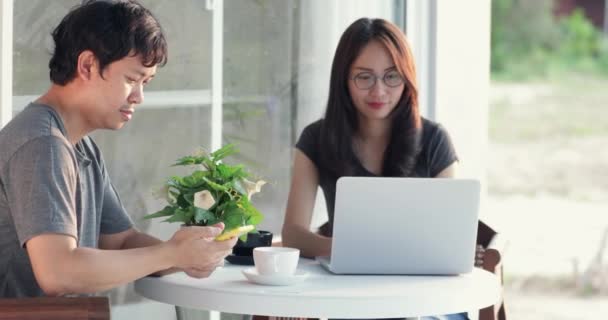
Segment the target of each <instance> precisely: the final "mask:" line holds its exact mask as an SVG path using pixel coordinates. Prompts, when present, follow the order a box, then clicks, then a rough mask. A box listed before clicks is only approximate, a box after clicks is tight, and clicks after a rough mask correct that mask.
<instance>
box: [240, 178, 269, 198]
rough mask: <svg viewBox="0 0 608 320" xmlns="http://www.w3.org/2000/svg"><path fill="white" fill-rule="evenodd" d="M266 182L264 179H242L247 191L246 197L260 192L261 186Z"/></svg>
mask: <svg viewBox="0 0 608 320" xmlns="http://www.w3.org/2000/svg"><path fill="white" fill-rule="evenodd" d="M265 184H266V181H264V180H258V181H257V182H253V181H249V180H247V179H243V187H244V188H245V191H246V192H247V199H249V200H251V196H252V195H254V194H256V193H258V192H260V191H261V190H262V186H263V185H265Z"/></svg>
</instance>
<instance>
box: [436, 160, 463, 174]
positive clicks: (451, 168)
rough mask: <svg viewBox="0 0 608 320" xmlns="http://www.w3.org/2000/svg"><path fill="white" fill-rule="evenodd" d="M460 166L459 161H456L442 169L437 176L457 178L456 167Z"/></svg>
mask: <svg viewBox="0 0 608 320" xmlns="http://www.w3.org/2000/svg"><path fill="white" fill-rule="evenodd" d="M457 167H458V162H456V161H454V162H452V164H451V165H449V166H447V167H446V168H445V169H443V170H441V172H439V173H438V174H437V175H436V176H435V178H456V169H457Z"/></svg>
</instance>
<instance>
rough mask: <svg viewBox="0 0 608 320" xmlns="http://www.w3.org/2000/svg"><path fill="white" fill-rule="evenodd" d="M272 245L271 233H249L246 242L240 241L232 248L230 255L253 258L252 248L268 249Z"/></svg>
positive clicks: (261, 231) (260, 231)
mask: <svg viewBox="0 0 608 320" xmlns="http://www.w3.org/2000/svg"><path fill="white" fill-rule="evenodd" d="M271 245H272V232H269V231H263V230H259V231H258V232H257V233H255V232H254V233H249V234H248V235H247V241H246V242H243V241H241V240H240V239H239V240H238V241H237V242H236V245H235V246H234V248H232V254H233V255H235V256H249V257H251V256H253V248H257V247H270V246H271Z"/></svg>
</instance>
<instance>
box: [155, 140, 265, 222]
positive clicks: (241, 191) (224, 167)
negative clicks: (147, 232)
mask: <svg viewBox="0 0 608 320" xmlns="http://www.w3.org/2000/svg"><path fill="white" fill-rule="evenodd" d="M236 152H237V150H236V147H235V146H234V145H233V144H228V145H225V146H224V147H222V148H220V149H218V150H216V151H215V152H212V153H207V152H206V151H204V150H201V151H200V152H198V154H195V155H190V156H185V157H182V158H180V159H178V160H177V162H176V163H175V164H174V166H194V167H195V170H194V171H193V172H192V173H191V174H190V175H187V176H173V177H171V178H170V179H169V180H168V181H167V182H166V183H165V185H164V188H163V189H162V191H161V194H160V195H161V196H163V197H164V198H165V199H166V200H167V202H168V205H167V206H165V207H164V208H163V209H162V210H160V211H158V212H155V213H152V214H149V215H147V216H145V218H146V219H150V218H158V217H167V219H166V220H165V221H166V222H181V223H183V224H185V225H188V226H190V225H197V226H208V225H214V224H216V223H219V222H223V223H224V224H225V230H226V231H228V230H232V229H235V228H238V227H241V226H247V225H253V226H255V225H257V224H258V223H260V222H261V221H262V219H263V215H262V214H261V213H260V212H259V211H258V210H257V209H256V208H255V207H254V206H253V205H252V204H251V202H250V200H251V196H252V195H253V194H255V193H257V192H259V191H260V189H261V187H262V186H263V185H264V184H265V183H266V182H265V181H263V180H259V181H257V182H252V181H250V180H248V178H249V177H250V176H251V175H250V173H248V172H247V171H246V170H245V168H244V166H243V165H234V166H233V165H228V164H226V163H223V162H222V160H223V159H224V158H226V157H227V156H229V155H232V154H235V153H236Z"/></svg>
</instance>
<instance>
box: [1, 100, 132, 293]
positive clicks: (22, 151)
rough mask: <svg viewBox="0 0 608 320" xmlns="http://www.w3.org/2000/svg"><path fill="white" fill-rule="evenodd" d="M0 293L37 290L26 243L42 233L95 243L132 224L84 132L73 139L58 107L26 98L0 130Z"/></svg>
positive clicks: (87, 244)
mask: <svg viewBox="0 0 608 320" xmlns="http://www.w3.org/2000/svg"><path fill="white" fill-rule="evenodd" d="M0 150H1V151H0V297H2V298H8V297H35V296H42V295H44V293H43V291H42V290H41V289H40V287H39V286H38V283H37V282H36V278H35V277H34V274H33V272H32V266H31V263H30V260H29V257H28V255H27V251H26V249H25V245H26V242H27V241H28V240H30V239H31V238H33V237H35V236H37V235H40V234H45V233H58V234H66V235H69V236H72V237H74V238H75V239H76V240H77V242H78V246H79V247H90V248H96V247H97V246H98V240H99V235H100V234H112V233H117V232H122V231H125V230H127V229H129V228H131V227H132V221H131V219H130V218H129V216H128V215H127V213H126V211H125V209H124V207H123V205H122V203H121V201H120V198H119V197H118V194H117V192H116V190H115V189H114V186H112V183H111V181H110V178H109V176H108V173H107V172H106V170H105V166H104V162H103V159H102V157H101V152H100V151H99V149H98V148H97V146H96V145H95V143H94V142H93V140H92V139H91V138H89V137H84V138H83V139H82V140H81V141H80V142H78V143H77V144H76V146H73V145H72V144H70V142H69V141H68V140H67V134H66V130H65V128H64V125H63V122H62V120H61V117H60V116H59V114H57V113H56V112H55V110H54V109H52V108H51V107H49V106H45V105H40V104H30V105H29V106H27V107H26V108H25V109H24V110H23V111H22V112H21V113H19V114H18V115H17V116H16V117H15V118H14V119H13V120H12V121H11V122H9V123H8V124H7V125H6V126H5V127H4V128H3V129H2V130H1V131H0Z"/></svg>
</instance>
